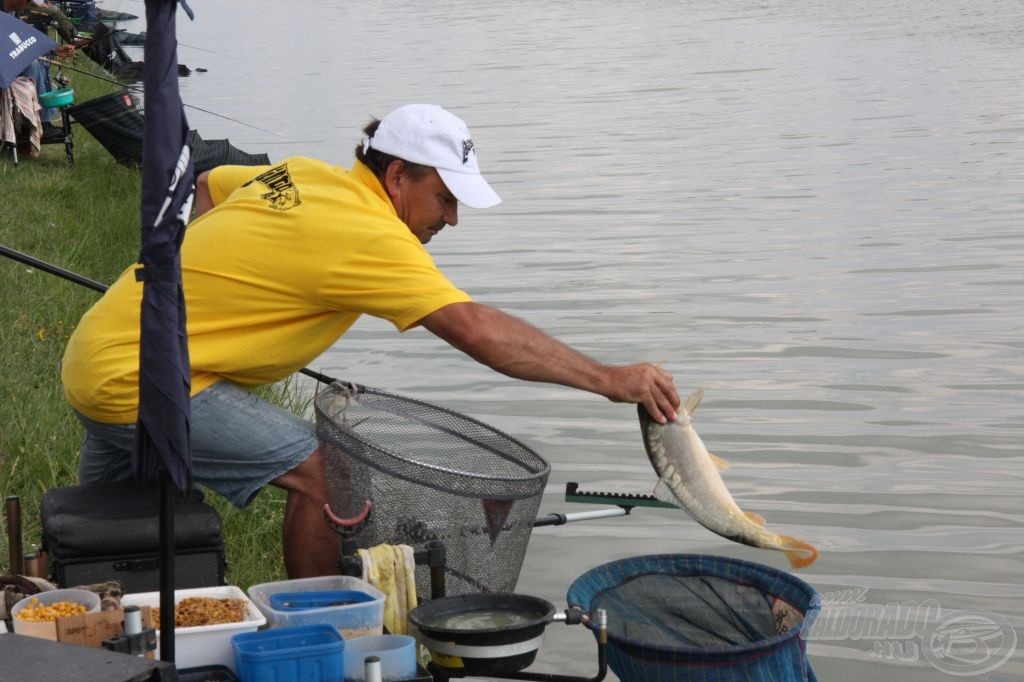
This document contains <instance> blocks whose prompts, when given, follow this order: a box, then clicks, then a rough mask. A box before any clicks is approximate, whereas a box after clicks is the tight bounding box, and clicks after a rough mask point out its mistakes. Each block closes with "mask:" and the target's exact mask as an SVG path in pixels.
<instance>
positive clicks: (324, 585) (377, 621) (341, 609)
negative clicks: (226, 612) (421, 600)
mask: <svg viewBox="0 0 1024 682" xmlns="http://www.w3.org/2000/svg"><path fill="white" fill-rule="evenodd" d="M336 591H355V592H362V593H363V594H365V595H368V596H369V597H370V600H369V601H364V602H357V603H350V604H344V605H332V606H313V602H315V601H316V600H317V598H318V597H322V596H323V593H324V592H336ZM296 592H307V593H309V594H310V595H312V597H311V599H310V602H309V603H308V604H307V606H308V607H307V608H300V609H291V608H289V609H280V608H275V607H274V604H273V601H274V597H275V595H286V600H287V599H290V600H293V601H292V602H291V603H294V601H295V600H297V599H299V597H301V595H297V594H295V593H296ZM249 597H250V599H252V602H253V603H254V604H256V608H258V609H259V610H260V611H261V612H262V613H263V615H264V616H266V619H267V627H268V628H280V627H295V626H298V625H314V624H320V623H327V624H329V625H333V626H334V627H335V628H337V629H338V632H340V633H341V635H342V637H344V638H345V639H355V638H356V637H366V636H369V635H379V634H381V633H382V632H383V631H384V598H385V595H384V593H383V592H381V591H380V590H378V589H377V588H376V587H374V586H373V585H371V584H370V583H368V582H366V581H363V580H360V579H359V578H354V577H352V576H348V575H325V576H320V577H318V578H299V579H296V580H283V581H280V582H275V583H261V584H259V585H252V586H251V587H249ZM277 601H278V603H279V604H280V598H278V600H277ZM286 603H288V602H286Z"/></svg>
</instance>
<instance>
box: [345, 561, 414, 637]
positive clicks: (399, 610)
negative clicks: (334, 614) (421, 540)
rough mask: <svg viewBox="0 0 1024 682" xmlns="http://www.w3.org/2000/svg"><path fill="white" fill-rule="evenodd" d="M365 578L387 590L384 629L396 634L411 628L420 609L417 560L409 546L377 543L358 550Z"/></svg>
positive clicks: (385, 593) (380, 588)
mask: <svg viewBox="0 0 1024 682" xmlns="http://www.w3.org/2000/svg"><path fill="white" fill-rule="evenodd" d="M358 554H359V558H360V560H361V561H362V564H363V580H365V581H366V582H368V583H370V584H371V585H373V586H374V587H376V588H377V589H378V590H380V591H381V592H383V593H384V595H385V599H384V628H385V629H386V630H387V631H388V632H389V633H391V634H393V635H404V634H406V633H407V632H408V631H409V611H411V610H413V609H414V608H416V563H415V561H414V560H413V550H412V547H410V546H409V545H377V546H376V547H371V548H370V549H360V550H358Z"/></svg>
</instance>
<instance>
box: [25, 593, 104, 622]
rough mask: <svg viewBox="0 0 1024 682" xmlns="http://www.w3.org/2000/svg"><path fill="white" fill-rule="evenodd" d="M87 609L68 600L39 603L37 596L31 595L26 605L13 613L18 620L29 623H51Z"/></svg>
mask: <svg viewBox="0 0 1024 682" xmlns="http://www.w3.org/2000/svg"><path fill="white" fill-rule="evenodd" d="M87 611H88V609H87V608H86V607H85V606H83V605H82V604H76V603H74V602H70V601H58V602H54V603H52V604H49V605H46V604H40V603H39V598H38V597H32V600H31V601H30V602H29V603H28V606H26V607H25V608H23V609H21V610H20V611H18V613H16V614H15V616H16V617H17V618H19V619H20V620H24V621H27V622H29V623H52V622H53V621H55V620H57V619H58V618H63V617H64V616H78V615H81V614H83V613H86V612H87Z"/></svg>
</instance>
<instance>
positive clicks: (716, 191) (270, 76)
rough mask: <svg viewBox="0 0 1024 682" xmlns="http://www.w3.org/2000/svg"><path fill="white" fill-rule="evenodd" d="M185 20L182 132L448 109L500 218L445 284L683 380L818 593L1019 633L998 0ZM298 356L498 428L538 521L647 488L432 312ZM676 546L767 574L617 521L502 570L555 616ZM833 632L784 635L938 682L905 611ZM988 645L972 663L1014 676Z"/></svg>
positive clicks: (597, 411) (1006, 78)
mask: <svg viewBox="0 0 1024 682" xmlns="http://www.w3.org/2000/svg"><path fill="white" fill-rule="evenodd" d="M114 4H116V3H114ZM107 6H108V7H110V8H113V4H111V3H108V5H107ZM193 6H194V7H195V9H196V11H197V13H198V16H197V20H196V21H195V22H193V23H190V22H188V21H187V20H185V19H184V18H182V20H181V21H180V22H179V25H180V29H179V39H180V41H181V43H182V46H181V49H180V60H181V61H182V62H183V63H185V64H187V65H189V66H191V67H193V68H195V67H201V68H205V69H208V71H207V72H206V73H196V74H194V75H193V76H192V77H190V78H186V79H182V80H181V87H182V94H183V98H184V99H185V101H186V103H187V104H189V105H192V106H193V107H198V108H199V109H196V108H192V109H189V110H188V115H189V119H190V124H191V125H192V127H194V128H198V129H199V131H200V133H201V134H202V135H203V137H205V138H208V139H212V138H217V137H228V138H230V139H231V141H232V142H233V143H234V144H236V145H237V146H239V147H241V148H242V149H245V150H246V151H251V152H267V153H269V154H270V156H271V158H272V159H273V160H279V159H281V158H283V157H285V156H287V155H290V154H307V155H312V156H318V157H321V158H325V159H328V160H331V161H334V162H336V163H338V164H341V165H346V166H347V165H349V164H350V161H351V158H352V148H353V147H354V145H355V143H356V141H357V139H358V130H359V129H360V128H361V127H362V126H363V125H364V124H365V123H366V122H367V120H368V119H369V117H370V116H382V115H384V114H385V113H387V111H389V110H390V109H392V108H393V107H395V106H397V105H399V104H403V103H408V102H413V101H431V102H438V103H441V104H443V105H444V106H446V107H447V108H449V109H451V110H452V111H454V112H456V113H458V114H459V115H461V116H462V117H464V118H465V119H466V120H467V121H468V122H469V125H470V128H471V129H472V130H473V133H474V138H475V140H476V144H477V149H478V150H479V152H480V155H481V165H482V167H483V169H484V171H485V173H486V175H487V176H488V178H489V179H490V180H491V182H492V184H493V185H494V186H495V188H496V189H497V191H498V192H499V193H500V194H501V195H502V197H503V198H504V203H503V204H501V205H500V206H499V207H497V208H495V209H491V210H487V211H472V210H469V209H464V210H463V211H462V216H461V219H462V220H461V222H460V224H459V226H458V227H457V228H454V229H449V230H447V231H445V233H444V234H443V236H441V237H440V238H438V239H436V240H435V242H434V243H432V244H431V245H430V248H431V251H432V252H433V253H434V255H435V257H436V259H437V261H438V263H439V264H440V266H441V267H442V269H443V270H445V271H446V272H447V273H448V274H449V275H450V276H451V277H452V279H453V280H454V281H455V282H457V283H458V284H459V285H460V286H462V287H463V288H465V289H466V290H468V291H469V292H471V293H472V294H473V295H474V296H475V297H476V298H478V300H480V301H482V302H486V303H490V304H494V305H497V306H499V307H502V308H504V309H505V310H507V311H509V312H511V313H514V314H517V315H520V316H522V317H524V318H526V319H528V320H529V321H531V322H533V323H534V324H536V325H538V326H540V327H542V328H544V329H546V330H548V331H549V332H551V333H552V334H554V335H556V336H558V337H559V338H561V339H563V340H565V341H567V342H569V343H571V344H573V345H575V346H576V347H578V348H580V349H581V350H583V351H585V352H587V353H589V354H592V355H593V356H595V357H598V358H600V359H602V360H605V361H608V362H632V361H641V360H649V361H660V362H663V363H664V365H665V366H666V367H667V368H669V369H670V370H671V371H672V372H674V373H675V375H676V379H677V384H678V385H679V386H680V387H681V389H683V390H689V389H693V388H696V387H699V386H702V387H704V388H705V390H706V396H705V400H704V403H703V405H702V407H701V409H700V411H699V412H698V413H697V417H696V420H695V424H696V427H697V429H698V431H699V432H700V433H701V435H702V436H703V438H704V440H705V442H706V443H707V444H708V447H709V449H711V450H712V451H714V452H716V453H717V454H719V455H721V456H723V457H725V458H726V459H728V460H730V461H732V463H733V467H732V469H731V470H729V471H728V472H726V473H725V475H724V477H725V480H726V482H727V484H728V486H729V488H730V490H731V491H732V492H733V494H734V496H735V497H736V499H737V501H738V502H739V504H740V505H741V506H742V507H743V508H745V509H748V510H751V511H756V512H758V513H761V514H763V515H764V516H766V517H767V518H768V520H769V523H770V525H771V526H772V527H773V528H776V529H778V530H780V531H783V532H787V533H791V534H793V535H798V536H800V537H804V538H806V539H808V540H809V541H811V542H813V543H815V544H817V545H818V546H819V547H820V548H821V550H822V556H821V559H820V560H819V561H818V562H817V563H816V564H815V565H814V566H812V567H810V568H809V569H807V570H805V571H803V572H801V574H800V576H801V577H802V578H803V579H804V580H806V581H808V582H810V583H811V584H812V585H814V586H815V587H816V588H817V589H818V590H820V591H821V592H823V593H829V594H832V593H834V592H836V591H840V590H852V592H850V593H848V594H851V595H854V596H855V597H854V598H855V599H859V600H860V601H861V603H864V604H874V605H879V606H882V607H884V606H886V605H890V608H893V607H892V605H896V606H898V607H900V608H904V609H908V608H909V606H910V605H912V604H915V603H919V602H922V601H924V600H926V599H934V600H936V601H937V602H938V603H939V604H940V605H941V614H942V615H941V617H942V618H948V616H949V614H950V613H951V612H953V611H957V610H968V612H969V613H973V614H977V613H978V612H988V613H989V615H988V616H986V617H988V618H989V620H988V622H989V623H993V622H995V623H999V624H1003V623H1004V622H1008V623H1009V624H1010V626H1012V629H1011V628H1010V627H1009V626H1006V625H1002V627H1001V629H1000V631H999V632H998V633H996V634H997V635H998V638H997V639H992V638H988V639H986V640H984V641H981V640H979V641H981V644H982V645H988V646H989V647H990V653H989V654H984V653H982V654H979V653H978V652H977V651H975V652H974V653H973V654H972V655H973V656H975V660H982V661H984V660H988V662H989V663H991V664H993V665H994V664H996V663H998V662H999V660H1001V659H1002V658H1003V657H1004V656H1005V655H1006V654H1007V653H1008V652H1009V651H1010V650H1012V649H1013V648H1014V646H1013V644H1014V642H1015V641H1016V640H1015V638H1016V637H1018V636H1019V637H1021V639H1022V640H1024V585H1022V580H1021V577H1022V575H1024V550H1022V542H1024V509H1022V503H1021V499H1022V496H1021V488H1022V483H1024V452H1022V440H1024V409H1022V406H1024V401H1022V393H1024V369H1022V350H1024V329H1022V328H1024V305H1022V299H1024V231H1022V229H1021V224H1022V222H1024V173H1022V166H1021V158H1022V152H1024V82H1022V80H1024V79H1022V73H1024V71H1022V65H1024V8H1022V6H1021V5H1020V4H1019V3H1017V2H1008V1H998V0H980V1H972V2H935V1H934V0H919V1H904V0H886V1H885V2H881V1H875V0H869V1H867V2H856V3H847V2H839V1H838V0H836V1H826V2H805V1H800V0H794V1H793V2H774V1H771V0H768V1H765V2H757V3H755V2H729V1H727V2H707V1H701V0H692V1H679V0H671V1H668V0H648V1H640V2H631V3H611V2H597V1H579V2H564V3H548V2H536V1H534V0H524V1H523V2H518V3H515V4H514V5H508V6H505V5H502V4H500V3H494V2H485V1H482V0H463V1H461V2H454V1H449V2H445V1H441V0H438V1H436V2H427V3H422V2H420V3H411V2H402V1H398V0H393V1H384V2H363V3H356V2H347V1H345V2H343V1H341V0H325V1H324V2H318V3H298V4H296V3H285V4H282V3H279V2H270V1H269V0H246V1H245V2H242V1H241V0H234V1H231V2H228V1H226V0H220V1H218V2H200V1H198V0H195V1H194V2H193ZM133 8H137V9H138V10H139V11H140V12H141V11H142V4H141V3H140V2H136V3H132V2H122V3H120V9H122V10H127V11H132V9H133ZM132 23H135V22H129V23H126V24H124V27H125V28H127V29H128V30H139V29H138V28H135V27H133V26H132ZM136 58H141V56H136ZM200 109H202V110H205V111H201V110H200ZM207 112H214V113H215V114H217V115H213V113H207ZM224 117H229V118H230V119H234V120H228V118H224ZM314 368H315V369H318V370H320V371H323V372H325V373H328V374H331V375H334V376H339V377H343V378H345V379H348V380H351V381H356V382H358V383H363V384H366V385H370V386H377V387H381V388H386V389H388V390H392V391H394V392H398V393H403V394H406V395H411V396H414V397H418V398H421V399H425V400H430V401H434V402H439V403H442V404H444V405H446V406H449V407H451V408H453V409H456V410H460V411H463V412H466V413H468V414H470V415H472V416H474V417H477V418H480V419H483V420H484V421H486V422H488V423H490V424H492V425H494V426H496V427H497V428H500V429H502V430H504V431H507V432H509V433H511V434H513V435H515V436H516V437H518V438H520V439H522V440H523V441H525V442H526V443H528V444H529V445H531V446H532V447H533V448H535V449H536V450H537V451H538V452H539V453H540V454H542V455H543V456H544V457H545V458H546V459H547V460H548V461H550V462H551V464H552V475H551V480H550V485H549V489H548V492H547V494H546V496H545V499H544V503H543V505H542V512H544V513H546V512H551V511H582V510H586V509H589V508H590V507H589V506H584V505H577V504H566V503H565V502H564V499H563V491H564V485H565V483H566V482H567V481H578V482H580V483H581V485H582V486H583V487H584V488H586V489H588V490H599V491H602V490H608V491H616V492H630V493H649V492H650V491H651V489H652V487H653V484H654V479H653V472H652V470H651V468H650V465H649V464H648V462H647V458H646V456H645V454H644V452H643V447H642V443H641V440H640V432H639V428H638V424H637V421H636V416H635V411H634V409H633V408H632V407H631V406H623V405H612V404H610V403H607V402H605V401H604V400H603V399H601V398H598V397H596V396H592V395H589V394H582V393H577V392H574V391H570V390H568V389H563V388H559V387H552V386H544V385H530V384H525V383H520V382H515V381H512V380H509V379H506V378H504V377H502V376H500V375H497V374H495V373H492V372H491V371H489V370H487V369H485V368H483V367H480V366H478V365H476V364H474V363H473V362H471V361H469V360H467V359H465V358H464V357H462V356H460V355H459V354H457V353H456V352H454V351H451V350H450V349H448V348H447V347H446V346H444V345H443V344H441V343H439V342H438V341H436V340H435V339H433V338H432V337H431V336H430V335H429V334H427V333H426V332H423V331H414V332H411V333H409V334H405V335H398V334H396V333H395V332H394V331H393V330H392V329H390V328H389V327H388V326H387V325H386V324H383V323H380V322H378V321H375V320H365V321H363V322H361V323H360V324H359V325H357V327H356V329H355V330H354V331H353V332H352V333H350V334H349V335H348V336H346V338H345V339H344V340H343V342H342V343H340V344H338V346H337V347H336V348H334V349H332V350H331V352H329V353H327V354H326V355H325V356H324V357H322V358H321V359H320V360H319V361H318V362H317V363H316V365H315V366H314ZM683 552H699V553H711V554H719V555H725V556H732V557H740V558H743V559H747V560H751V561H756V562H760V563H764V564H768V565H771V566H775V567H779V568H786V567H787V564H786V562H785V560H784V558H783V557H782V556H781V555H780V554H778V553H775V552H769V551H763V550H756V549H751V548H747V547H743V546H739V545H735V544H732V543H729V542H727V541H725V540H722V539H720V538H718V537H717V536H715V535H712V534H711V533H709V532H708V531H706V530H704V529H703V528H701V527H699V526H697V525H696V524H695V523H693V522H691V521H690V520H689V519H688V518H687V517H685V516H684V515H683V514H682V513H680V512H676V511H674V510H651V509H637V510H636V511H634V512H633V514H632V515H631V516H629V517H626V518H617V519H608V520H603V521H590V522H585V523H578V524H574V525H568V526H563V527H557V528H542V529H537V530H536V531H535V533H534V535H533V539H532V541H531V545H530V549H529V552H528V555H527V557H526V563H525V567H524V570H523V573H522V576H521V578H520V582H519V585H518V589H519V591H522V592H525V593H529V594H534V595H537V596H541V597H544V598H546V599H549V600H550V601H552V602H554V603H555V604H556V606H559V608H563V607H564V605H565V599H566V596H565V593H566V589H567V588H568V586H569V584H570V583H571V582H572V580H573V579H574V578H575V577H576V576H578V575H580V574H581V573H583V572H584V571H586V570H587V569H589V568H591V567H593V566H596V565H598V564H601V563H604V562H606V561H610V560H614V559H618V558H622V557H628V556H636V555H641V554H652V553H683ZM829 608H834V607H826V612H828V609H829ZM902 613H904V614H906V613H909V611H908V610H905V611H904V612H902ZM991 614H996V615H995V616H992V615H991ZM934 615H935V614H933V616H934ZM900 617H901V618H911V619H913V618H914V617H915V616H913V615H909V616H907V615H904V616H900ZM999 618H1003V619H1005V621H1000V620H999ZM935 620H936V619H935V618H933V619H932V621H935ZM946 622H947V623H948V622H950V621H948V620H947V621H946ZM839 634H840V635H842V632H840V633H839ZM854 634H856V633H848V636H846V637H842V636H838V637H836V638H835V639H832V640H812V641H811V642H810V643H809V652H810V656H811V661H812V664H813V666H814V668H815V670H816V672H817V673H818V675H819V676H820V677H821V679H823V680H839V681H853V680H862V679H869V678H870V679H883V680H897V679H898V680H934V679H945V678H946V677H948V675H947V672H945V671H946V670H949V669H952V668H951V667H947V668H941V667H936V666H934V665H932V664H931V663H930V662H929V660H926V658H925V657H924V655H923V654H922V653H921V649H922V646H921V645H922V639H923V635H921V634H920V631H918V633H917V635H918V636H916V637H911V638H909V639H906V640H900V641H895V640H885V638H878V637H876V638H871V637H866V638H855V637H854V636H853V635H854ZM546 636H547V639H546V642H545V645H544V646H543V647H542V649H541V652H540V656H539V657H538V662H537V663H536V664H535V666H534V669H535V670H539V671H548V672H553V671H561V672H564V673H567V674H577V675H585V676H589V675H591V674H592V672H593V670H594V667H595V664H594V661H595V659H594V650H595V649H594V645H593V640H592V638H591V637H590V635H589V634H588V633H587V632H586V631H584V630H583V629H582V628H569V627H564V626H551V627H549V628H548V629H547V635H546ZM999 638H1001V639H999ZM894 641H895V644H897V645H899V646H896V647H894V646H892V645H893V642H894ZM1016 649H1017V651H1018V653H1016V654H1014V655H1013V656H1012V657H1011V659H1010V660H1008V661H1006V662H1005V663H1003V664H1002V665H999V666H998V667H996V668H995V669H993V670H991V671H988V672H985V673H982V674H979V675H977V676H976V677H975V679H989V680H1004V679H1005V680H1008V679H1020V678H1021V677H1022V676H1024V641H1021V643H1020V646H1017V647H1016ZM958 651H959V653H961V654H963V653H964V652H963V649H962V647H961V648H960V649H959V650H958ZM893 652H895V653H901V654H902V658H904V659H910V660H899V657H897V656H894V655H893ZM954 653H956V652H954ZM979 656H980V658H979ZM986 656H988V657H989V658H988V659H986ZM947 660H948V659H947ZM950 665H952V663H950ZM983 667H985V666H983V665H978V666H976V667H975V668H974V670H978V669H980V668H983Z"/></svg>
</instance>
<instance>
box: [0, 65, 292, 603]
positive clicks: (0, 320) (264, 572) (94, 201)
mask: <svg viewBox="0 0 1024 682" xmlns="http://www.w3.org/2000/svg"><path fill="white" fill-rule="evenodd" d="M73 65H74V66H75V67H76V68H80V69H83V70H87V71H90V73H92V74H96V75H100V76H103V77H105V78H109V75H108V74H106V73H105V72H102V71H100V70H98V69H96V68H95V67H92V66H91V63H90V62H88V60H86V59H85V58H84V57H78V58H76V61H74V62H73ZM66 75H67V76H68V77H69V79H70V80H71V84H70V86H71V87H73V88H74V89H75V101H76V102H84V101H87V100H89V99H91V98H93V97H96V96H99V95H102V94H105V93H108V92H111V91H114V90H116V89H118V86H116V85H113V84H111V83H108V82H105V81H103V80H100V79H98V78H95V77H90V76H87V75H84V74H80V73H76V72H71V71H68V72H67V73H66ZM74 135H75V163H74V165H73V166H68V165H67V163H66V160H65V155H64V147H63V145H57V144H51V145H44V146H43V151H42V154H41V156H40V157H38V158H36V159H28V158H22V159H21V163H20V164H18V165H17V166H16V165H14V163H13V162H12V158H11V154H10V153H9V152H8V151H5V152H4V153H3V154H2V155H0V244H3V245H5V246H7V247H10V248H12V249H16V250H18V251H22V252H25V253H28V254H31V255H33V256H35V257H36V258H39V259H41V260H43V261H46V262H47V263H52V264H54V265H57V266H60V267H62V268H65V269H67V270H71V271H73V272H75V273H78V274H80V275H83V276H85V277H88V278H90V279H93V280H96V281H98V282H101V283H109V282H112V281H113V280H114V279H115V278H116V277H117V275H118V274H119V273H120V272H121V271H123V270H124V269H125V268H126V267H128V266H129V265H131V264H132V263H133V262H134V261H135V260H136V258H137V257H138V253H139V232H140V223H139V190H140V174H139V171H138V170H137V169H132V168H126V167H124V166H121V165H118V164H117V163H116V162H115V161H114V160H113V158H112V157H111V156H110V154H109V153H108V152H107V151H106V150H105V149H104V148H103V147H102V146H101V145H100V144H99V143H98V142H96V140H94V139H93V138H92V136H91V135H89V133H88V132H87V131H86V130H85V129H84V128H82V127H81V126H79V125H77V124H75V125H74ZM98 296H99V294H98V293H96V292H94V291H92V290H90V289H87V288H85V287H83V286H81V285H78V284H74V283H72V282H68V281H66V280H64V279H61V278H58V277H57V276H55V275H51V274H48V273H45V272H42V271H39V270H35V269H32V268H29V267H27V266H25V265H22V264H20V263H17V262H15V261H12V260H9V259H7V258H5V257H2V256H0V349H2V351H0V492H2V494H3V496H4V497H5V498H6V497H7V496H11V495H16V496H18V497H19V498H20V501H21V508H22V516H23V537H24V545H25V551H26V552H29V551H32V550H33V549H35V548H36V547H37V546H38V543H39V541H40V538H41V530H40V523H39V518H38V510H39V502H40V499H41V498H42V495H43V493H44V492H45V491H46V490H48V489H50V488H53V487H58V486H65V485H73V484H75V483H76V482H77V468H78V446H79V442H80V440H81V434H82V432H81V427H80V426H79V425H78V423H77V421H76V420H75V419H74V417H73V416H72V414H71V412H70V410H69V408H68V406H67V403H66V402H65V401H64V398H63V394H62V392H61V386H60V380H59V376H58V369H57V363H58V362H59V360H60V358H61V356H62V354H63V352H64V346H65V344H66V343H67V339H68V337H69V335H70V334H71V331H72V330H73V329H74V327H75V325H76V324H77V322H78V320H79V318H80V317H81V315H82V314H83V313H84V312H85V311H86V310H87V309H88V308H89V307H90V306H91V305H92V304H93V303H94V302H95V301H96V299H97V297H98ZM270 393H272V394H274V393H276V399H277V400H278V401H287V400H288V390H287V387H282V386H278V387H274V388H272V389H271V390H270ZM207 500H208V501H209V502H210V503H211V504H212V505H213V506H214V507H215V508H216V509H217V510H218V511H219V512H220V514H221V516H222V518H223V520H224V536H225V540H226V542H227V556H228V562H229V575H228V580H229V582H230V583H232V584H234V585H238V586H240V587H243V588H245V587H248V586H249V585H250V584H252V583H258V582H266V581H268V580H278V579H281V578H282V577H283V576H284V568H283V562H282V560H281V549H280V528H281V519H282V516H283V509H284V496H283V494H281V492H280V491H278V490H276V489H273V488H267V489H266V490H264V491H263V492H262V493H261V494H260V496H259V497H258V498H257V500H256V501H255V502H254V503H253V504H252V505H251V506H250V507H249V508H248V509H246V510H245V511H238V510H236V509H234V508H233V507H231V505H229V504H228V503H226V502H225V501H224V500H223V499H221V498H220V497H218V496H217V495H215V494H212V493H208V494H207ZM2 533H3V536H4V540H3V542H2V543H0V571H3V572H4V573H7V572H9V568H10V565H9V558H8V542H7V538H6V525H4V528H3V529H2Z"/></svg>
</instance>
